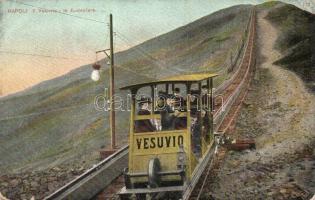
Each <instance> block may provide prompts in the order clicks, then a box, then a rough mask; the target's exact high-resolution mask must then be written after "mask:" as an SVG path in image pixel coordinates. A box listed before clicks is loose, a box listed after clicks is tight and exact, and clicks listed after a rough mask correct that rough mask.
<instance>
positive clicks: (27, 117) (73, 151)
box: [0, 5, 251, 174]
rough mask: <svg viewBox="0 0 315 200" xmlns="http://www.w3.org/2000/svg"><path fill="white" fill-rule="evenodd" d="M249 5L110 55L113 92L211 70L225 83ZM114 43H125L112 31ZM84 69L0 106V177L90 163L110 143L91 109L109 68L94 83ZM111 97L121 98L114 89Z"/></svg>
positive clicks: (123, 124) (122, 136) (123, 132)
mask: <svg viewBox="0 0 315 200" xmlns="http://www.w3.org/2000/svg"><path fill="white" fill-rule="evenodd" d="M250 8H251V6H246V5H242V6H235V7H231V8H228V9H224V10H221V11H218V12H216V13H214V14H211V15H209V16H206V17H203V18H201V19H199V20H197V21H195V22H193V23H191V24H188V25H186V26H183V27H180V28H178V29H176V30H174V31H171V32H169V33H166V34H164V35H161V36H159V37H157V38H154V39H151V40H149V41H147V42H144V43H143V44H140V45H138V46H136V47H133V48H131V49H129V50H127V51H124V52H120V53H117V54H116V57H115V62H116V68H115V70H116V71H115V74H116V80H115V81H116V87H117V88H119V87H121V86H124V85H128V84H132V83H135V82H139V81H140V80H141V81H148V80H153V79H157V78H160V77H165V76H168V75H173V74H182V73H190V72H203V71H212V72H217V73H219V74H220V75H221V76H220V78H218V79H217V82H216V84H219V83H220V82H222V81H223V80H224V79H225V78H228V77H229V76H230V73H227V71H228V68H229V66H230V63H229V62H230V56H231V55H233V56H234V58H235V57H236V56H235V55H236V54H237V50H238V49H239V47H240V46H241V42H242V39H243V38H244V30H245V29H246V25H247V22H248V19H249V14H250ZM117 39H121V40H124V41H126V42H128V37H127V36H123V35H121V34H120V33H119V30H117ZM101 63H102V65H104V63H105V61H104V60H103V61H102V62H101ZM90 73H91V68H90V66H83V67H80V68H78V69H76V70H73V71H72V72H70V73H68V74H66V75H64V76H62V77H59V78H56V79H53V80H49V81H45V82H43V83H41V84H39V85H37V86H34V87H32V88H30V89H27V90H25V91H23V92H20V93H17V94H14V95H10V96H7V97H4V98H1V99H0V127H1V129H0V156H1V160H0V172H1V174H6V173H10V172H21V171H25V170H43V169H46V168H47V167H52V166H55V165H58V164H61V163H69V162H70V161H71V162H72V161H74V162H76V160H77V162H79V161H86V163H87V164H90V163H91V162H93V160H94V159H95V158H97V155H98V152H97V150H98V149H99V148H101V147H102V146H107V145H108V143H109V136H108V132H109V130H108V128H109V127H108V113H107V112H104V111H97V110H96V109H95V108H94V104H93V103H94V98H95V96H96V95H100V94H103V92H104V86H106V87H107V86H108V80H107V78H108V77H107V74H108V69H107V68H106V69H103V70H102V74H103V75H104V74H106V76H102V79H101V81H100V82H98V83H94V82H92V81H91V80H90ZM116 92H117V94H119V95H124V94H125V93H122V92H121V91H119V90H118V89H116ZM127 127H128V114H126V113H122V112H118V114H117V135H118V141H119V145H121V144H122V143H125V142H126V141H127V132H128V129H127Z"/></svg>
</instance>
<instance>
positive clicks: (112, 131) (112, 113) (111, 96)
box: [109, 14, 116, 150]
mask: <svg viewBox="0 0 315 200" xmlns="http://www.w3.org/2000/svg"><path fill="white" fill-rule="evenodd" d="M109 34H110V70H109V73H110V76H109V77H110V83H109V87H110V89H109V101H110V134H111V148H112V150H114V149H115V148H116V133H115V101H114V95H115V82H114V80H115V79H114V77H115V74H114V41H113V15H112V14H110V15H109Z"/></svg>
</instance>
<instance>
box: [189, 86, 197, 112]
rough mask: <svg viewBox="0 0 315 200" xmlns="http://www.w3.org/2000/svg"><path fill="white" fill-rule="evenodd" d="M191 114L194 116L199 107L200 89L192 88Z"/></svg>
mask: <svg viewBox="0 0 315 200" xmlns="http://www.w3.org/2000/svg"><path fill="white" fill-rule="evenodd" d="M190 94H191V95H190V114H191V115H192V116H195V115H196V113H197V111H198V109H199V105H198V97H199V91H198V90H191V91H190Z"/></svg>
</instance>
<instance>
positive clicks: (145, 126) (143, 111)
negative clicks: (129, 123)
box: [135, 98, 156, 133]
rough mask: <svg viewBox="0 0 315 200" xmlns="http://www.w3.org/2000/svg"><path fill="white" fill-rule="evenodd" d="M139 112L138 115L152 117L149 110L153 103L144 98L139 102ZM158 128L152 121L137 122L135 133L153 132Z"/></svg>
mask: <svg viewBox="0 0 315 200" xmlns="http://www.w3.org/2000/svg"><path fill="white" fill-rule="evenodd" d="M138 104H139V107H140V109H139V111H138V115H150V114H151V112H150V111H149V108H150V106H151V101H150V99H148V98H142V99H141V100H140V101H139V102H138ZM155 130H156V128H155V126H154V125H153V124H152V122H151V120H150V119H143V120H136V121H135V132H136V133H143V132H153V131H155Z"/></svg>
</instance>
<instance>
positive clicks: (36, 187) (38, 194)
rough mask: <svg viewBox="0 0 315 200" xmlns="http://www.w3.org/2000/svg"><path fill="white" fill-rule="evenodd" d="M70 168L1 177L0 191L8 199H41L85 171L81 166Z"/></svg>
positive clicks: (60, 167) (61, 167)
mask: <svg viewBox="0 0 315 200" xmlns="http://www.w3.org/2000/svg"><path fill="white" fill-rule="evenodd" d="M71 167H72V168H69V166H62V165H61V166H59V167H53V168H50V169H48V170H45V171H32V172H24V173H16V174H9V175H3V176H2V177H1V182H0V191H1V193H2V194H3V195H5V197H6V198H8V199H28V200H29V199H31V198H32V197H34V198H35V199H43V198H44V197H45V196H47V194H50V193H52V192H54V191H55V190H56V188H59V187H61V186H63V185H65V184H66V183H68V182H69V180H72V179H74V178H75V177H76V176H78V175H80V174H82V173H83V172H84V171H85V170H86V168H84V167H83V166H73V165H72V166H71ZM0 199H1V198H0ZM1 200H2V199H1Z"/></svg>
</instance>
